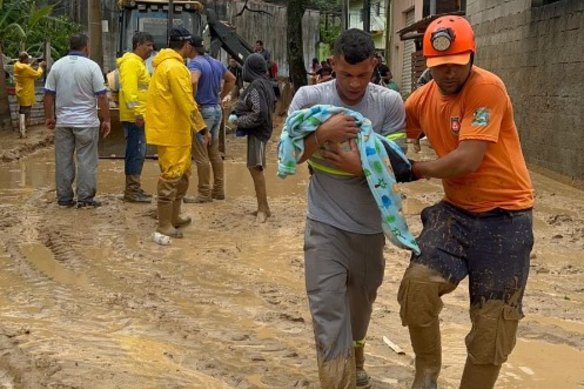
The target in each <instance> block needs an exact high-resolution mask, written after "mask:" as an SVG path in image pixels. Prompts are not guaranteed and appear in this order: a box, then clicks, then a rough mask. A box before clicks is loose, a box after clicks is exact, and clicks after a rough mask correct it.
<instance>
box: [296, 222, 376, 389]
mask: <svg viewBox="0 0 584 389" xmlns="http://www.w3.org/2000/svg"><path fill="white" fill-rule="evenodd" d="M383 243H384V238H383V235H382V234H377V235H360V234H352V233H348V232H345V231H342V230H339V229H337V228H334V227H332V226H329V225H327V224H324V223H319V222H316V221H313V220H310V219H307V221H306V230H305V244H304V255H305V277H306V280H305V281H306V290H307V293H308V301H309V306H310V312H311V315H312V321H313V327H314V334H315V341H316V350H317V361H318V370H319V377H320V384H321V387H322V388H324V389H329V388H330V389H332V388H334V389H339V388H354V387H355V385H356V384H355V360H354V357H353V334H354V333H355V331H354V330H353V328H352V325H351V322H352V321H353V320H352V313H351V309H353V308H355V309H357V307H356V305H358V304H357V296H359V295H361V296H362V298H363V300H364V301H359V305H360V306H366V308H364V309H363V311H362V312H361V313H363V314H364V316H365V317H364V318H358V319H356V320H354V321H355V323H356V326H357V327H358V328H356V329H355V330H356V332H357V336H359V337H361V338H364V337H365V332H366V331H367V326H368V324H369V317H370V312H371V308H370V304H372V302H373V301H371V297H372V293H371V290H372V289H376V288H377V286H379V284H380V283H381V279H382V278H383V270H382V269H383V264H382V263H383V256H382V255H380V253H381V252H382V250H383ZM354 262H361V263H362V266H359V265H358V264H355V263H354ZM380 262H381V263H380ZM379 269H381V270H379ZM353 273H355V274H353ZM379 273H381V274H379ZM353 277H354V278H355V279H353ZM363 282H371V285H367V286H365V285H363ZM354 288H357V289H358V288H363V291H362V292H360V293H357V292H350V291H349V290H351V289H354ZM352 298H353V299H355V301H354V302H352V301H351V299H352ZM373 298H374V297H373Z"/></svg>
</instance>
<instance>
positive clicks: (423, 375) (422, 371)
mask: <svg viewBox="0 0 584 389" xmlns="http://www.w3.org/2000/svg"><path fill="white" fill-rule="evenodd" d="M408 329H409V331H410V339H411V341H412V347H413V349H414V352H415V354H416V376H415V378H414V382H413V383H412V389H436V388H438V375H439V374H440V368H441V365H442V346H441V343H440V324H439V322H438V319H437V318H436V320H434V321H433V322H432V323H431V324H430V325H429V326H427V327H412V326H410V327H408Z"/></svg>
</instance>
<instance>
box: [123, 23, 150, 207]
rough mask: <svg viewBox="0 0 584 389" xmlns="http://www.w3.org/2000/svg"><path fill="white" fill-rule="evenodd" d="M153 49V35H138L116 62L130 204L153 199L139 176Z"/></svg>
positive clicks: (141, 164) (141, 165)
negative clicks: (128, 50) (149, 68)
mask: <svg viewBox="0 0 584 389" xmlns="http://www.w3.org/2000/svg"><path fill="white" fill-rule="evenodd" d="M153 49H154V38H153V37H152V35H150V34H149V33H147V32H137V33H136V34H134V36H133V38H132V52H129V53H125V54H124V55H123V56H122V57H121V58H118V60H117V64H118V72H119V80H120V91H119V106H120V121H121V122H122V127H123V128H124V137H125V138H126V155H125V163H124V173H125V174H126V187H125V190H124V201H128V202H131V203H149V202H150V201H151V200H152V196H150V195H148V194H146V193H145V192H144V191H143V190H142V187H141V185H140V175H141V174H142V167H143V166H144V159H145V158H146V139H145V135H144V114H145V113H146V97H147V95H148V85H149V84H150V73H148V69H147V68H146V65H145V64H144V60H146V59H147V58H148V57H150V53H152V50H153Z"/></svg>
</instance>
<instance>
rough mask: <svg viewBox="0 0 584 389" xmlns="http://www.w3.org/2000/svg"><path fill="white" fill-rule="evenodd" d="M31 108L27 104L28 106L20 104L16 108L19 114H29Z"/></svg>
mask: <svg viewBox="0 0 584 389" xmlns="http://www.w3.org/2000/svg"><path fill="white" fill-rule="evenodd" d="M31 110H32V106H31V105H28V106H22V105H21V106H20V108H19V109H18V113H19V114H21V115H30V111H31Z"/></svg>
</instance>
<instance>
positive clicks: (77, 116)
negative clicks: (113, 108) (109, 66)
mask: <svg viewBox="0 0 584 389" xmlns="http://www.w3.org/2000/svg"><path fill="white" fill-rule="evenodd" d="M45 92H46V93H53V94H55V108H56V114H57V115H56V116H57V127H81V128H83V127H99V118H98V116H97V100H96V96H98V95H100V94H104V93H106V92H107V90H106V88H105V81H104V78H103V74H102V73H101V69H100V67H99V65H98V64H97V63H95V62H93V61H92V60H90V59H89V58H87V57H85V56H83V55H81V54H77V53H69V55H67V56H65V57H63V58H61V59H59V60H58V61H57V62H55V63H54V64H53V67H52V68H51V71H50V72H49V75H48V76H47V81H46V83H45Z"/></svg>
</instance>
